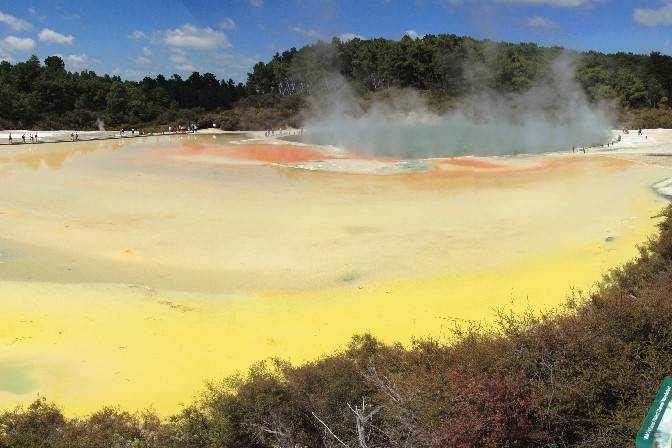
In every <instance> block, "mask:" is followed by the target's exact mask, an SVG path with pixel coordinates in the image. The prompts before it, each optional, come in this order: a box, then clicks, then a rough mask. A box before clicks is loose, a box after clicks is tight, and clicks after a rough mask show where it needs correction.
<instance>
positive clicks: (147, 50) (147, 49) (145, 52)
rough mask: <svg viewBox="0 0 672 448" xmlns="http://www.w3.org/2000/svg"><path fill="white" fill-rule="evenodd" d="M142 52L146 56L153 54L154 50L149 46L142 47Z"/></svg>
mask: <svg viewBox="0 0 672 448" xmlns="http://www.w3.org/2000/svg"><path fill="white" fill-rule="evenodd" d="M142 54H143V55H145V56H151V55H152V50H150V49H149V48H147V47H142Z"/></svg>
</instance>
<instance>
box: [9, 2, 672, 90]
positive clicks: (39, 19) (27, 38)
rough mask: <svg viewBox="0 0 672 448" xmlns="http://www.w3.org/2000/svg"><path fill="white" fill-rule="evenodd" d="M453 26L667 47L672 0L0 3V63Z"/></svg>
mask: <svg viewBox="0 0 672 448" xmlns="http://www.w3.org/2000/svg"><path fill="white" fill-rule="evenodd" d="M428 33H433V34H439V33H454V34H458V35H469V36H473V37H478V38H491V39H495V40H507V41H514V42H520V41H532V42H537V43H539V44H542V45H561V46H564V47H567V48H573V49H577V50H589V49H595V50H601V51H607V52H615V51H631V52H638V53H648V52H650V51H661V52H663V53H666V54H672V0H632V1H627V0H626V1H623V0H359V1H356V0H341V1H338V0H287V1H278V0H228V1H224V0H222V1H214V0H116V1H103V0H68V1H59V0H34V1H33V0H0V59H7V60H10V61H21V60H25V59H26V58H27V57H29V56H30V54H32V53H35V54H37V55H38V56H39V57H40V58H41V59H44V58H45V57H46V56H48V55H52V54H58V55H61V56H62V57H63V58H64V60H65V61H66V66H67V68H68V69H69V70H76V71H78V70H81V69H83V68H87V69H91V70H95V71H96V72H97V73H111V74H112V73H113V74H119V75H121V76H122V77H123V78H128V79H141V78H142V77H144V76H147V75H150V76H154V75H156V74H158V73H163V74H165V75H168V76H169V75H171V74H173V73H178V74H181V75H183V76H184V75H188V74H189V73H191V71H194V70H197V71H200V72H212V73H215V74H216V75H217V76H218V77H224V78H229V77H231V78H233V79H234V80H236V81H244V80H245V76H246V73H247V71H248V70H249V69H250V67H251V66H252V65H253V64H254V62H256V61H258V60H268V59H269V58H270V57H272V55H273V54H274V53H275V52H276V51H282V50H285V49H287V48H290V47H292V46H295V47H300V46H302V45H305V44H307V43H310V42H314V41H316V40H318V39H330V38H331V37H332V36H342V37H343V38H345V39H347V38H349V37H352V36H354V35H357V36H361V37H365V38H371V37H386V38H392V39H398V38H400V37H401V36H402V35H404V34H409V35H412V36H422V35H424V34H428Z"/></svg>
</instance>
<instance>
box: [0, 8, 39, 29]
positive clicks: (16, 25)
mask: <svg viewBox="0 0 672 448" xmlns="http://www.w3.org/2000/svg"><path fill="white" fill-rule="evenodd" d="M0 22H2V23H4V24H5V25H7V26H9V27H10V28H11V29H13V30H14V31H30V30H32V29H33V25H31V24H30V23H28V22H26V21H25V20H23V19H19V18H18V17H14V16H13V15H11V14H5V13H3V12H0Z"/></svg>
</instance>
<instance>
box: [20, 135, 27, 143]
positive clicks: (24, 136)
mask: <svg viewBox="0 0 672 448" xmlns="http://www.w3.org/2000/svg"><path fill="white" fill-rule="evenodd" d="M21 140H23V144H24V145H25V144H26V134H23V135H22V136H21Z"/></svg>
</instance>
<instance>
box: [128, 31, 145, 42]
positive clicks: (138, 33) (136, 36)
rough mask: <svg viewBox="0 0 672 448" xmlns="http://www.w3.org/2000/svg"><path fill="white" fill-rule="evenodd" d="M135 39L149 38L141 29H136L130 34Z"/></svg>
mask: <svg viewBox="0 0 672 448" xmlns="http://www.w3.org/2000/svg"><path fill="white" fill-rule="evenodd" d="M128 37H130V38H131V39H133V40H142V39H147V35H146V34H145V33H143V32H142V31H140V30H135V31H133V32H132V33H131V34H129V35H128Z"/></svg>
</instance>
